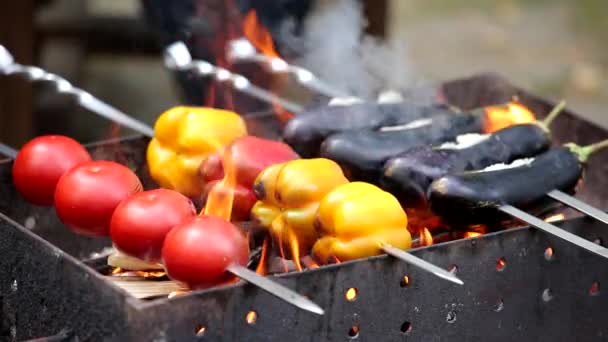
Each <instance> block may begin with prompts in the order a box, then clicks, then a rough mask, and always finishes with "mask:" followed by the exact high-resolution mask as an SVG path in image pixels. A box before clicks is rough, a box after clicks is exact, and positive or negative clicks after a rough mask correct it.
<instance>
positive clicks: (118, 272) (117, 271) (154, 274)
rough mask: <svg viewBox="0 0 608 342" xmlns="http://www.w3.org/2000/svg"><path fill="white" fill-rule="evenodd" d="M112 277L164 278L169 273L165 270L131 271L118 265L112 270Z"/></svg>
mask: <svg viewBox="0 0 608 342" xmlns="http://www.w3.org/2000/svg"><path fill="white" fill-rule="evenodd" d="M111 275H112V277H141V278H146V279H155V278H162V277H164V276H166V275H167V273H166V272H164V271H129V270H125V269H123V268H120V267H116V268H114V269H113V270H112V272H111Z"/></svg>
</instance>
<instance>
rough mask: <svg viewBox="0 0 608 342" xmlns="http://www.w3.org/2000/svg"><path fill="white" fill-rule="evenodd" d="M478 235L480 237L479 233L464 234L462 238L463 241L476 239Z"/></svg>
mask: <svg viewBox="0 0 608 342" xmlns="http://www.w3.org/2000/svg"><path fill="white" fill-rule="evenodd" d="M480 235H481V233H480V232H465V233H464V238H465V239H467V238H473V237H477V236H480Z"/></svg>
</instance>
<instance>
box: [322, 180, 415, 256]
mask: <svg viewBox="0 0 608 342" xmlns="http://www.w3.org/2000/svg"><path fill="white" fill-rule="evenodd" d="M318 220H319V224H318V227H317V229H318V231H319V234H320V235H321V237H320V238H319V239H318V240H317V242H316V243H315V244H314V246H313V249H312V254H313V256H314V257H315V259H316V260H318V261H319V262H320V263H328V262H330V261H331V260H332V258H334V257H335V258H337V259H338V260H340V261H346V260H353V259H359V258H365V257H369V256H372V255H378V254H382V253H383V252H382V249H381V246H382V245H383V244H390V245H393V246H395V247H397V248H400V249H409V248H410V247H411V245H412V238H411V235H410V233H409V231H408V230H407V215H406V214H405V211H404V210H403V208H401V205H400V204H399V201H397V199H396V198H395V197H394V196H393V195H391V194H390V193H388V192H386V191H384V190H382V189H380V188H378V187H377V186H375V185H372V184H369V183H363V182H353V183H348V184H345V185H341V186H339V187H337V188H335V189H334V190H332V191H331V192H329V193H328V194H327V195H326V196H325V197H324V198H323V200H322V201H321V203H320V205H319V210H318Z"/></svg>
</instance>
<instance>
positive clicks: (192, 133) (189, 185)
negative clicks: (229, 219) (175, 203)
mask: <svg viewBox="0 0 608 342" xmlns="http://www.w3.org/2000/svg"><path fill="white" fill-rule="evenodd" d="M246 134H247V128H246V127H245V122H244V121H243V119H242V118H241V117H240V116H239V115H238V114H236V113H234V112H230V111H226V110H220V109H215V108H204V107H174V108H172V109H169V110H168V111H166V112H164V113H163V114H161V116H160V117H159V118H158V120H157V121H156V123H155V125H154V138H153V139H152V140H151V141H150V144H149V145H148V150H147V160H148V167H149V169H150V175H151V176H152V178H153V179H154V180H155V181H156V182H157V183H158V184H159V185H160V186H161V187H163V188H166V189H171V190H175V191H178V192H180V193H182V194H183V195H185V196H188V197H197V196H200V195H201V193H202V191H203V182H202V181H201V179H200V176H199V168H200V166H201V163H202V162H203V161H204V160H205V159H206V158H207V157H208V156H209V155H211V154H212V153H215V152H217V151H218V150H219V149H221V148H222V147H223V146H225V145H227V144H229V143H231V142H233V141H234V140H235V139H237V138H239V137H242V136H244V135H246Z"/></svg>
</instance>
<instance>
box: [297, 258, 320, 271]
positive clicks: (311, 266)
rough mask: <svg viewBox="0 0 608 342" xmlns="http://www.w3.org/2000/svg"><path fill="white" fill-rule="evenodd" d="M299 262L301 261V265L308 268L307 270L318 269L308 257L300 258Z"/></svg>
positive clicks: (317, 265)
mask: <svg viewBox="0 0 608 342" xmlns="http://www.w3.org/2000/svg"><path fill="white" fill-rule="evenodd" d="M301 260H302V263H303V264H304V266H306V268H308V269H315V268H319V264H317V263H316V262H314V261H313V260H312V258H311V257H310V256H309V255H306V256H304V257H302V258H301Z"/></svg>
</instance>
